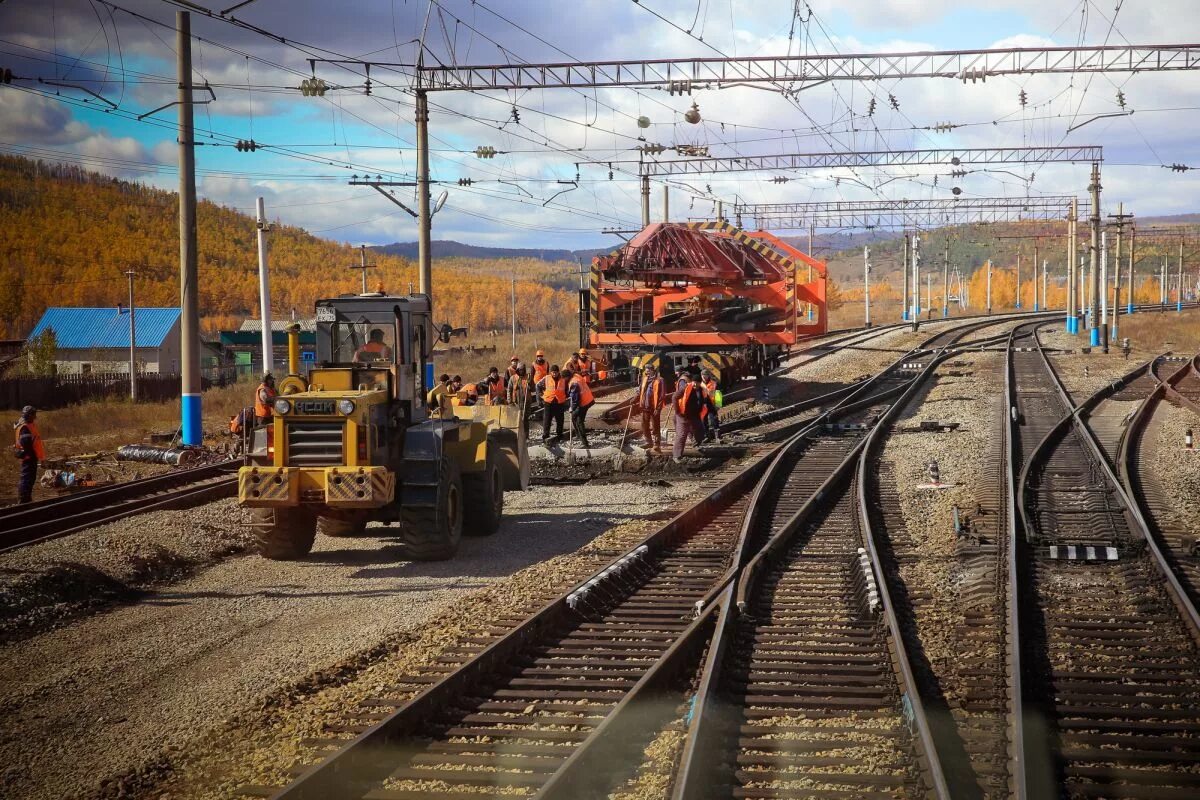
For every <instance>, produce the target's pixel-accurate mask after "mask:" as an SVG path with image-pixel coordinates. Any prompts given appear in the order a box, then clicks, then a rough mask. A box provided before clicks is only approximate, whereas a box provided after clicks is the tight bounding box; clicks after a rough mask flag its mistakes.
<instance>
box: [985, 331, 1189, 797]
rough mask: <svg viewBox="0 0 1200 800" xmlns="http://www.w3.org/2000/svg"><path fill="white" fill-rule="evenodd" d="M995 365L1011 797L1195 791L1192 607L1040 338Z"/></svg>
mask: <svg viewBox="0 0 1200 800" xmlns="http://www.w3.org/2000/svg"><path fill="white" fill-rule="evenodd" d="M1035 339H1036V334H1035ZM1009 370H1010V371H1009V381H1010V383H1009V387H1008V397H1009V401H1010V404H1012V408H1013V413H1012V415H1011V417H1010V422H1011V428H1010V469H1011V470H1012V472H1011V479H1012V480H1013V484H1014V486H1015V487H1016V493H1015V505H1016V510H1017V515H1016V517H1015V518H1014V523H1015V524H1014V525H1013V526H1012V528H1011V530H1010V536H1011V537H1012V538H1011V539H1010V556H1011V564H1012V567H1013V568H1012V569H1011V571H1010V576H1009V583H1008V592H1009V596H1008V601H1009V630H1008V632H1007V634H1008V637H1009V639H1010V642H1015V643H1016V644H1015V646H1013V647H1012V649H1011V652H1010V654H1009V655H1010V675H1009V686H1010V692H1011V700H1012V702H1011V705H1010V714H1011V731H1012V746H1011V748H1012V749H1011V756H1012V760H1011V762H1010V763H1011V764H1012V765H1013V770H1012V775H1011V780H1012V784H1013V788H1014V795H1015V796H1017V797H1021V798H1023V797H1072V798H1075V797H1081V798H1082V797H1128V798H1183V797H1196V796H1197V794H1198V793H1200V674H1198V673H1197V666H1200V649H1198V647H1200V645H1198V642H1200V617H1198V616H1197V614H1196V611H1195V608H1194V606H1193V605H1192V604H1191V602H1190V600H1189V599H1188V598H1187V596H1186V594H1185V593H1184V592H1183V590H1182V588H1181V586H1180V584H1179V581H1178V579H1177V577H1176V575H1175V574H1174V572H1173V571H1172V569H1171V567H1170V565H1169V564H1168V563H1167V561H1166V560H1165V558H1164V557H1163V554H1162V552H1161V551H1160V549H1159V548H1158V547H1157V545H1156V544H1155V542H1154V540H1153V538H1152V537H1151V536H1150V535H1149V534H1148V533H1147V531H1146V529H1145V526H1144V522H1143V520H1142V518H1141V516H1140V514H1139V512H1138V511H1137V509H1136V508H1135V507H1133V506H1132V504H1130V503H1129V501H1128V498H1127V496H1126V495H1125V493H1124V491H1123V490H1122V487H1121V486H1120V484H1119V482H1118V480H1117V478H1116V476H1115V474H1114V473H1113V471H1112V469H1111V468H1110V467H1109V465H1108V463H1107V461H1106V459H1105V457H1104V451H1103V450H1102V449H1101V447H1100V445H1099V444H1098V443H1097V442H1096V440H1095V439H1094V438H1093V435H1092V434H1091V432H1090V431H1089V430H1088V429H1087V427H1086V426H1085V425H1084V424H1083V422H1082V421H1081V420H1080V419H1079V415H1078V414H1077V413H1076V409H1075V408H1074V407H1073V405H1072V403H1071V402H1070V400H1069V397H1068V395H1067V394H1066V391H1065V389H1064V388H1063V386H1062V384H1061V382H1060V381H1059V380H1058V378H1057V375H1056V374H1055V373H1054V371H1053V368H1052V365H1051V364H1050V362H1049V360H1048V359H1047V357H1046V355H1045V353H1043V352H1042V351H1041V350H1040V346H1039V348H1038V349H1036V350H1035V351H1033V352H1011V353H1010V364H1009ZM1091 402H1092V401H1091V400H1089V404H1090V403H1091ZM1085 405H1087V404H1085Z"/></svg>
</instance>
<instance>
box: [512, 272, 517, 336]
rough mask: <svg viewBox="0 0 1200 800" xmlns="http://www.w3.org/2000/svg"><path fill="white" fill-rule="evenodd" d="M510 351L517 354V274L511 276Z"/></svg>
mask: <svg viewBox="0 0 1200 800" xmlns="http://www.w3.org/2000/svg"><path fill="white" fill-rule="evenodd" d="M512 344H513V346H512V349H513V352H514V353H515V352H517V274H516V273H515V272H514V273H513V276H512Z"/></svg>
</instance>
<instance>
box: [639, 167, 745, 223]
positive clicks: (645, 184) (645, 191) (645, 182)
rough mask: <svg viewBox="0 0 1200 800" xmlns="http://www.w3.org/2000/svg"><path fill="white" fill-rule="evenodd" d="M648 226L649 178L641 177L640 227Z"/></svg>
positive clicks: (646, 176) (647, 176) (739, 221)
mask: <svg viewBox="0 0 1200 800" xmlns="http://www.w3.org/2000/svg"><path fill="white" fill-rule="evenodd" d="M649 224H650V176H649V175H643V176H642V227H643V228H645V227H646V226H648V225H649ZM741 224H742V223H741V220H740V219H739V220H738V227H741Z"/></svg>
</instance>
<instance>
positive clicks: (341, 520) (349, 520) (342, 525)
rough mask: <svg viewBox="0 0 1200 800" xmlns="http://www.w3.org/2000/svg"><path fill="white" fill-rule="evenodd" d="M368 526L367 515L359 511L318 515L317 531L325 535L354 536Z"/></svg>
mask: <svg viewBox="0 0 1200 800" xmlns="http://www.w3.org/2000/svg"><path fill="white" fill-rule="evenodd" d="M366 527H367V515H366V514H364V513H362V512H358V511H350V512H344V513H341V514H338V515H336V516H332V515H331V516H325V515H324V514H322V515H321V516H319V517H317V533H321V534H324V535H325V536H354V535H355V534H359V533H362V532H363V530H365V529H366Z"/></svg>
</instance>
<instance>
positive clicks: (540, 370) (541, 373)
mask: <svg viewBox="0 0 1200 800" xmlns="http://www.w3.org/2000/svg"><path fill="white" fill-rule="evenodd" d="M549 374H550V362H549V361H543V362H542V363H541V364H539V363H538V362H536V361H534V362H533V383H534V385H537V384H539V383H541V382H542V378H544V377H546V376H547V375H549Z"/></svg>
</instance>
